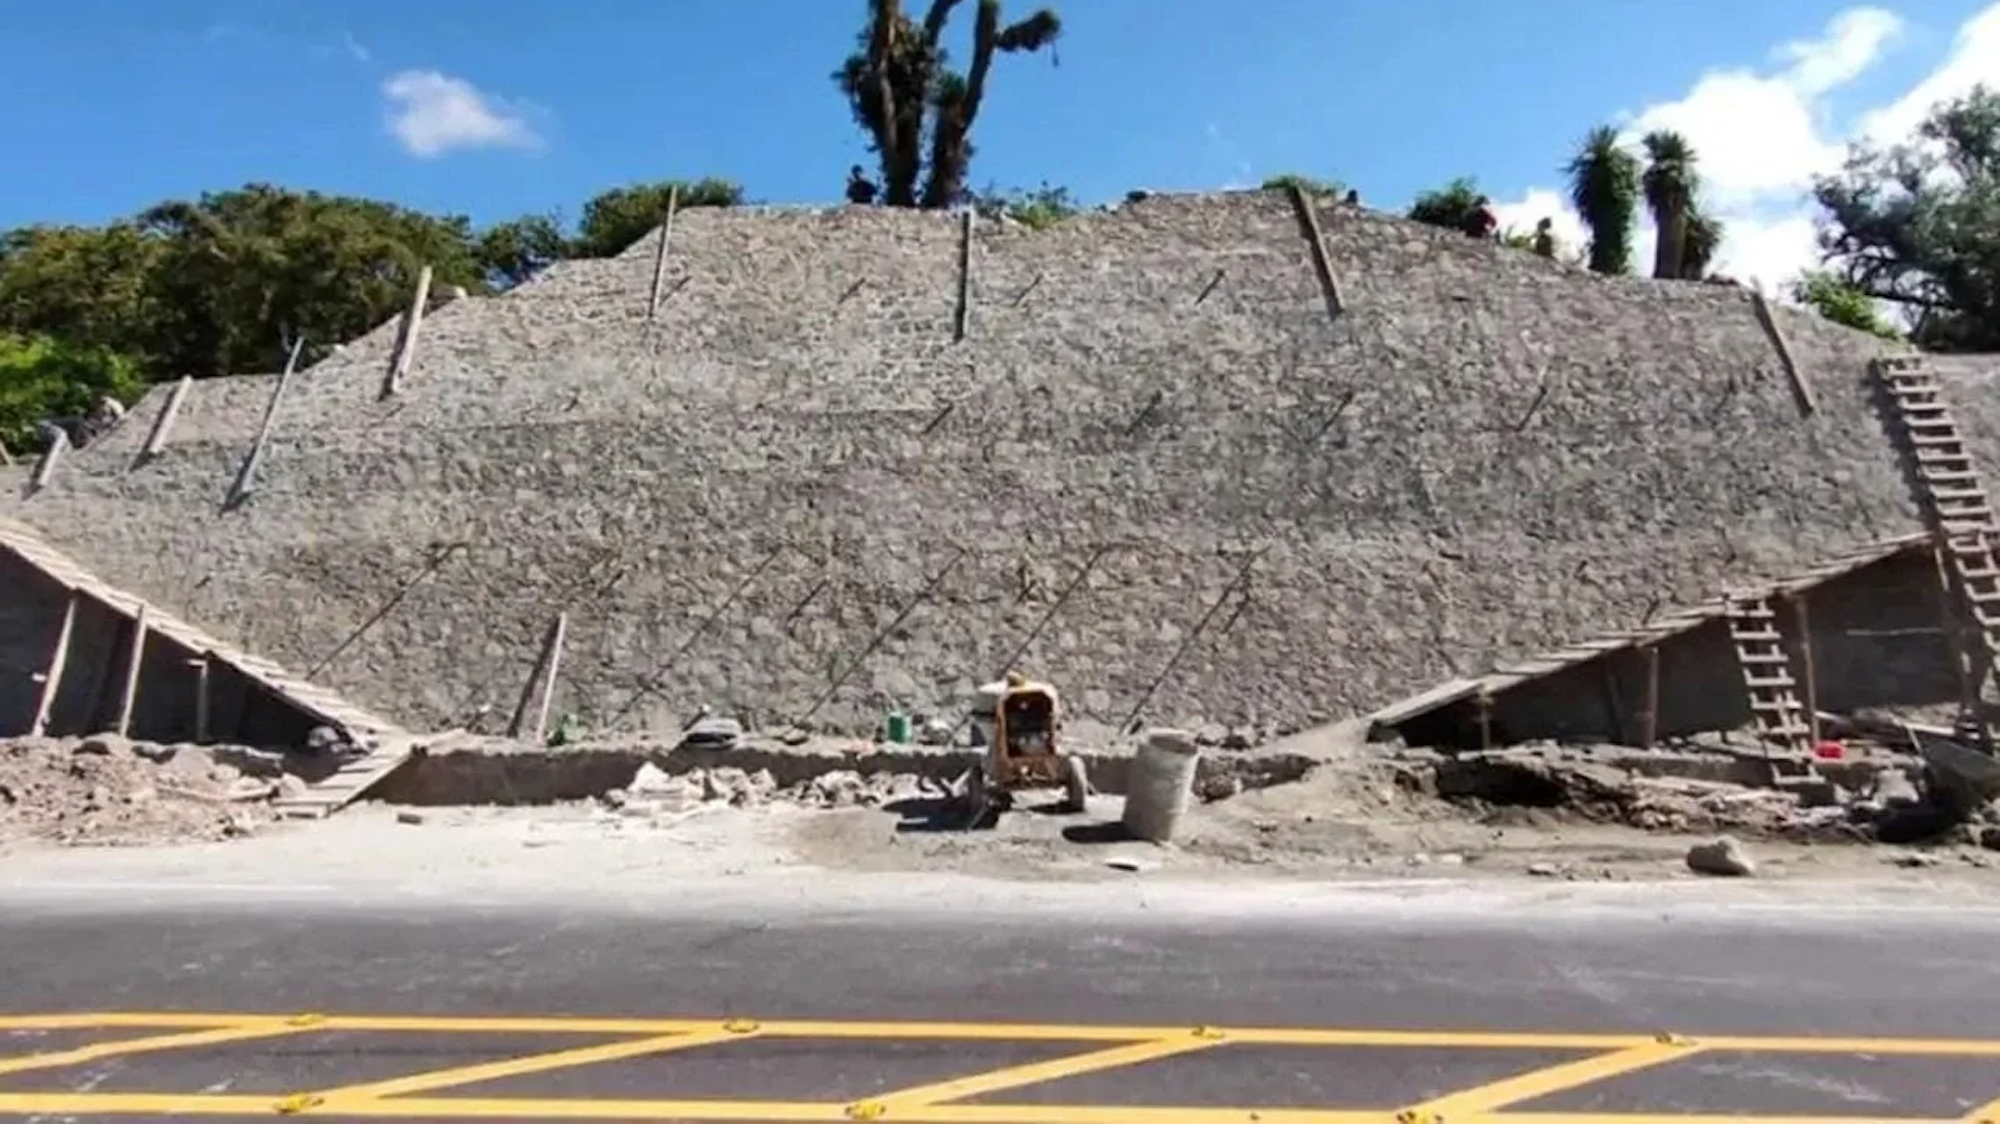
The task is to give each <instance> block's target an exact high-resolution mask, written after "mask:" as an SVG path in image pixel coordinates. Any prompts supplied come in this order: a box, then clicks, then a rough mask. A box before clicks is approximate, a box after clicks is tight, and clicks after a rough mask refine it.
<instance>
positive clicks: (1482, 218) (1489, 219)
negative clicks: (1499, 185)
mask: <svg viewBox="0 0 2000 1124" xmlns="http://www.w3.org/2000/svg"><path fill="white" fill-rule="evenodd" d="M1499 229H1500V216H1499V215H1496V214H1494V213H1493V201H1492V200H1491V199H1488V198H1487V197H1486V196H1484V195H1482V196H1480V197H1479V198H1478V199H1477V200H1474V201H1473V204H1472V209H1471V210H1469V211H1467V212H1466V213H1465V234H1466V236H1467V237H1469V238H1482V239H1486V238H1492V237H1493V236H1494V234H1495V232H1497V231H1498V230H1499Z"/></svg>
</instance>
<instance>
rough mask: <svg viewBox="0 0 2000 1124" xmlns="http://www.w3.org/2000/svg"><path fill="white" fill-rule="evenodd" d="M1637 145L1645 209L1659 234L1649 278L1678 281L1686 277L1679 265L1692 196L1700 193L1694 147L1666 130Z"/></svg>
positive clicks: (1684, 255) (1684, 253)
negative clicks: (1641, 153)
mask: <svg viewBox="0 0 2000 1124" xmlns="http://www.w3.org/2000/svg"><path fill="white" fill-rule="evenodd" d="M1640 143H1641V144H1643V145H1644V146H1645V148H1646V174H1645V177H1644V180H1643V186H1644V188H1645V193H1646V209H1647V210H1649V211H1651V212H1653V226H1654V228H1655V229H1656V230H1658V231H1659V234H1660V237H1659V241H1658V243H1657V245H1656V246H1655V248H1654V251H1653V276H1654V277H1657V278H1661V279H1663V280H1680V279H1681V278H1683V277H1685V276H1686V270H1685V269H1684V267H1683V263H1685V262H1686V260H1687V250H1688V237H1689V234H1690V233H1691V232H1690V229H1689V220H1690V219H1691V218H1693V213H1694V205H1695V193H1696V192H1698V191H1700V190H1701V176H1700V174H1699V173H1698V172H1696V171H1695V155H1694V146H1693V145H1691V144H1689V143H1688V142H1687V138H1686V137H1684V136H1682V135H1680V134H1679V133H1676V132H1673V131H1671V130H1668V129H1660V130H1655V131H1654V132H1650V133H1647V134H1646V137H1645V139H1644V140H1643V141H1641V142H1640Z"/></svg>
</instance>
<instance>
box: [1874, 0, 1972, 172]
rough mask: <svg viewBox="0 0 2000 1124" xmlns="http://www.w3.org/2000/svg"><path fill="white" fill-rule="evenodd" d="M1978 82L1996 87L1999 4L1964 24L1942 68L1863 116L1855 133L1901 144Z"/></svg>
mask: <svg viewBox="0 0 2000 1124" xmlns="http://www.w3.org/2000/svg"><path fill="white" fill-rule="evenodd" d="M1981 82H1985V83H1987V84H1989V85H1993V84H2000V4H1993V5H1990V6H1989V7H1987V8H1986V9H1985V10H1984V11H1982V12H1980V13H1979V14H1978V15H1975V16H1973V17H1972V18H1971V19H1969V20H1967V21H1965V26H1963V27H1961V28H1959V29H1958V37H1957V38H1956V39H1955V40H1954V41H1953V43H1952V46H1951V53H1950V54H1949V55H1947V56H1945V60H1944V63H1943V65H1941V66H1939V67H1938V68H1937V69H1936V70H1933V71H1931V72H1930V74H1928V75H1927V76H1925V78H1924V80H1923V81H1921V82H1918V83H1917V84H1916V85H1915V86H1912V87H1910V90H1909V92H1908V93H1906V94H1904V95H1903V96H1902V97H1900V98H1897V99H1896V100H1895V101H1894V102H1891V103H1890V104H1888V105H1885V106H1883V107H1882V108H1880V109H1877V110H1875V111H1873V112H1871V113H1866V114H1863V115H1862V117H1861V124H1860V128H1858V129H1857V130H1856V132H1857V133H1858V134H1860V135H1861V136H1862V137H1865V138H1867V139H1869V140H1872V141H1877V142H1886V143H1893V142H1895V141H1898V140H1901V139H1903V138H1905V137H1907V136H1909V135H1910V130H1912V129H1914V128H1916V126H1917V122H1919V121H1921V120H1923V119H1924V115H1925V114H1927V113H1929V112H1930V110H1931V107H1932V106H1934V105H1936V104H1937V103H1939V102H1941V101H1949V100H1950V99H1952V98H1954V97H1957V96H1959V95H1961V94H1964V93H1966V92H1967V91H1969V90H1971V89H1972V87H1974V86H1976V85H1978V84H1979V83H1981Z"/></svg>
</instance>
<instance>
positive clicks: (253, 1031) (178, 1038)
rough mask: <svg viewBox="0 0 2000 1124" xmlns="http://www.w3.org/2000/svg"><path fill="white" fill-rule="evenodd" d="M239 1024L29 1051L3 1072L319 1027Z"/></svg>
mask: <svg viewBox="0 0 2000 1124" xmlns="http://www.w3.org/2000/svg"><path fill="white" fill-rule="evenodd" d="M238 1023H239V1025H237V1026H228V1027H220V1028H217V1029H214V1030H195V1031H187V1032H184V1033H181V1034H155V1035H149V1036H147V1037H145V1038H121V1039H118V1040H116V1041H112V1042H93V1043H91V1044H90V1045H88V1046H78V1047H76V1048H75V1049H73V1050H56V1051H51V1052H49V1053H46V1054H28V1055H25V1056H23V1057H18V1058H0V1074H8V1073H25V1072H27V1071H29V1070H32V1069H57V1068H60V1067H62V1066H66V1065H82V1064H84V1063H85V1062H94V1061H98V1060H100V1059H102V1058H111V1057H117V1056H119V1055H121V1054H145V1053H157V1052H159V1051H161V1050H191V1049H195V1048H197V1047H200V1046H220V1045H223V1044H225V1043H229V1042H245V1041H248V1040H250V1039H253V1038H274V1037H277V1036H278V1035H281V1034H298V1033H300V1032H302V1031H307V1030H317V1029H318V1027H314V1026H293V1025H289V1024H286V1023H281V1022H273V1021H271V1020H268V1019H266V1020H263V1021H261V1022H256V1023H249V1022H245V1021H243V1020H238Z"/></svg>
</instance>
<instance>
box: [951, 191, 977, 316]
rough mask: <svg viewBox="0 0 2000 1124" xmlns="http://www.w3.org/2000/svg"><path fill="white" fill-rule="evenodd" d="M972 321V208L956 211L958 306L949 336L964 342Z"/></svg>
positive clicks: (954, 311) (953, 312)
mask: <svg viewBox="0 0 2000 1124" xmlns="http://www.w3.org/2000/svg"><path fill="white" fill-rule="evenodd" d="M971 322H972V208H970V207H967V208H966V209H965V210H963V211H960V212H959V213H958V307H957V308H956V309H954V310H953V311H952V317H951V338H952V340H953V342H955V343H963V342H965V334H966V332H967V331H969V330H970V328H971Z"/></svg>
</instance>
